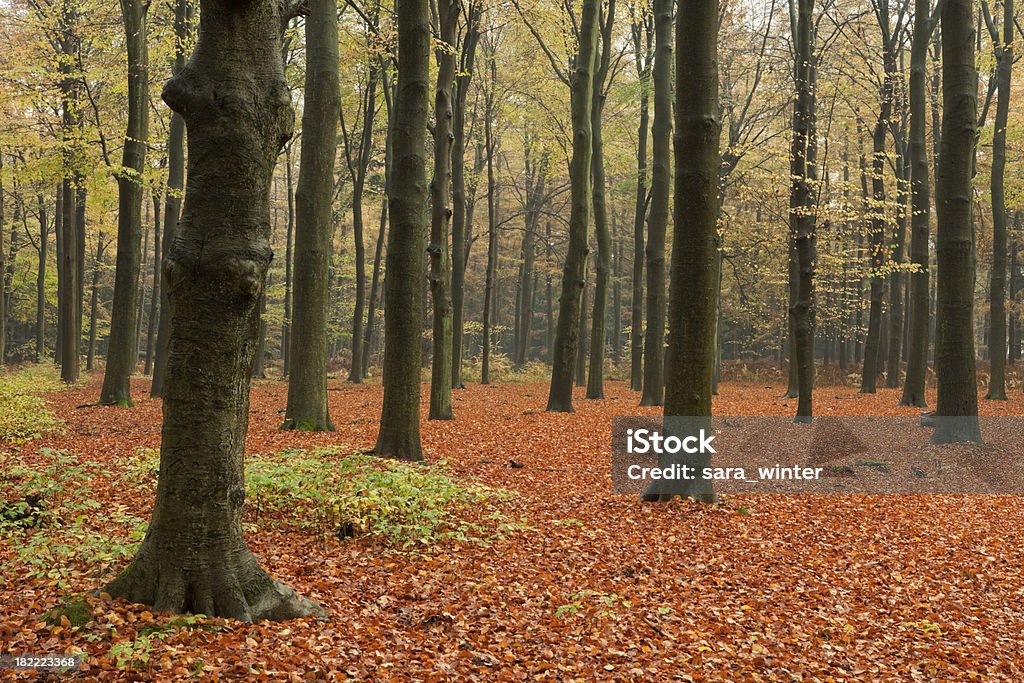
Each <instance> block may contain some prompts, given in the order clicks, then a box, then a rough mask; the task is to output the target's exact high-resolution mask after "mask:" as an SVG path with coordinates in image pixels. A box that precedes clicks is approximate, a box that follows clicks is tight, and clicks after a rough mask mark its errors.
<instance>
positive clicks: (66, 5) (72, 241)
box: [57, 0, 84, 384]
mask: <svg viewBox="0 0 1024 683" xmlns="http://www.w3.org/2000/svg"><path fill="white" fill-rule="evenodd" d="M77 22H78V12H77V9H76V7H75V3H74V2H73V1H72V0H63V1H62V3H61V5H60V19H59V26H58V39H57V40H58V43H59V46H60V49H61V52H62V55H61V59H60V73H61V82H60V93H61V135H62V138H63V140H64V142H65V145H64V148H63V149H64V157H63V166H64V168H63V180H62V182H61V195H62V196H61V211H62V215H61V220H60V225H61V236H60V241H59V249H58V251H59V256H58V264H59V265H60V277H61V294H62V295H63V296H62V297H61V298H60V301H59V302H58V306H59V309H60V316H59V322H58V325H59V327H60V331H61V337H60V344H59V347H60V378H61V380H63V381H64V382H67V383H69V384H71V383H74V382H77V381H78V375H79V368H80V363H81V358H80V357H79V344H80V343H81V339H82V315H81V308H82V297H81V283H82V269H81V268H80V267H79V266H80V265H81V261H80V260H79V258H78V251H79V247H82V248H84V244H80V241H81V240H80V230H79V223H80V219H81V218H82V213H83V212H80V211H78V204H79V202H78V201H77V200H79V199H80V198H81V192H80V191H77V190H78V188H77V187H76V186H77V185H78V184H79V183H80V182H81V180H82V175H81V171H80V169H79V168H78V166H80V164H81V158H80V157H81V144H80V140H79V139H78V138H79V135H78V132H79V131H78V128H79V125H80V115H81V112H80V110H81V107H82V102H81V100H82V94H81V87H80V84H79V81H78V79H77V78H76V77H75V74H74V72H73V70H72V65H73V64H74V60H75V58H76V56H77V54H78V50H79V45H80V39H79V37H78V34H77V30H76V29H77V26H76V25H77Z"/></svg>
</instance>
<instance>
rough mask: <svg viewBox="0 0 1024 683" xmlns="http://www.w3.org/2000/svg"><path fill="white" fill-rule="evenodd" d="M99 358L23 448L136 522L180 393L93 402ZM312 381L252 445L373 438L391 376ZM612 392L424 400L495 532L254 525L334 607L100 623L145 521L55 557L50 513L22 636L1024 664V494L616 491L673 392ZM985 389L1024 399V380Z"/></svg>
mask: <svg viewBox="0 0 1024 683" xmlns="http://www.w3.org/2000/svg"><path fill="white" fill-rule="evenodd" d="M98 382H99V378H98V377H93V378H91V379H90V380H89V381H88V382H86V383H84V384H83V385H82V386H81V387H79V388H76V389H72V390H67V391H63V392H59V393H55V394H50V395H48V397H47V400H48V402H49V404H50V406H51V408H52V410H53V411H54V412H55V413H56V415H57V416H58V417H60V418H62V419H63V420H65V421H66V425H65V430H64V432H63V433H61V434H56V435H51V436H47V437H43V438H41V439H37V440H35V441H31V442H28V443H26V444H23V445H22V446H21V447H20V449H18V450H16V451H15V450H13V449H11V448H8V449H7V450H8V451H10V452H11V453H12V454H13V456H12V457H15V458H19V459H20V461H21V462H23V463H25V464H27V465H28V466H32V467H46V466H47V463H48V462H49V463H50V466H53V465H54V461H53V458H54V457H55V456H54V455H53V454H52V453H51V452H49V451H47V450H45V449H47V448H49V449H64V450H66V451H68V453H70V454H73V455H74V456H75V460H74V461H68V462H70V464H67V463H66V462H64V461H58V462H56V466H58V467H71V468H74V467H85V468H86V470H88V467H90V466H93V465H94V466H95V467H96V469H94V470H88V471H90V472H92V474H90V475H89V479H88V481H86V482H85V483H84V484H83V488H84V487H87V488H88V492H89V493H88V495H89V496H90V497H91V499H92V500H94V501H95V502H96V503H98V507H96V512H95V513H94V514H93V516H94V517H95V518H96V519H100V518H109V519H110V520H112V521H110V522H105V523H106V524H108V525H109V527H108V532H109V534H111V535H116V534H118V533H120V534H122V535H123V534H124V533H125V531H124V526H125V524H127V522H126V520H129V521H130V519H134V518H142V519H148V517H149V513H150V510H151V505H152V500H153V495H152V487H151V486H150V487H146V486H136V485H134V484H131V483H125V482H126V480H125V479H123V472H124V471H126V470H131V471H136V472H137V471H138V466H137V463H138V458H139V453H140V450H139V449H140V447H146V448H153V449H155V448H158V447H159V439H160V403H159V401H154V400H150V399H149V398H148V383H147V382H145V381H142V380H138V381H136V382H135V383H134V385H133V390H134V395H135V396H136V397H137V405H136V407H135V408H134V409H132V410H124V409H117V408H94V407H92V408H84V407H80V406H82V405H83V404H87V403H90V402H93V401H95V398H96V396H97V392H98V389H99V385H98ZM286 391H287V387H286V384H285V383H283V382H278V381H261V382H258V383H257V384H256V385H255V386H254V389H253V393H252V405H251V422H250V428H249V436H248V442H247V452H248V453H250V454H261V453H262V454H267V453H276V452H279V451H284V450H287V449H295V448H308V449H312V448H318V447H327V446H339V447H340V449H341V451H342V452H354V451H355V450H356V449H369V448H372V446H373V444H374V439H375V437H376V432H377V419H378V415H379V412H380V404H381V397H382V390H381V388H380V386H377V385H365V386H352V385H347V384H344V383H342V382H340V381H332V382H331V383H330V392H329V396H330V409H331V415H332V417H333V419H334V423H335V425H336V426H337V431H336V432H334V433H331V434H306V433H296V432H281V431H279V430H278V427H279V423H280V422H281V415H280V411H281V409H282V408H283V407H284V405H285V398H286ZM426 391H427V387H426V386H424V399H426V397H427V394H426ZM780 393H781V390H780V387H778V386H775V387H768V386H765V385H763V384H760V385H754V384H731V383H730V384H725V385H723V386H722V388H721V395H720V396H719V397H718V398H717V399H716V402H715V412H716V414H723V415H730V414H732V415H755V414H763V415H788V414H792V409H793V408H794V407H795V406H794V402H792V401H786V400H784V399H781V398H778V396H779V394H780ZM606 396H607V397H606V399H604V400H602V401H587V400H584V399H583V395H582V393H580V394H578V395H577V400H576V411H577V412H576V413H575V414H569V415H567V414H548V413H545V412H544V405H545V401H546V397H547V387H546V386H545V385H540V384H517V383H506V384H495V385H491V386H479V385H473V386H470V387H469V388H468V389H466V390H464V391H457V392H456V393H455V395H454V407H455V412H456V416H457V418H458V419H456V420H455V421H452V422H424V424H423V442H424V446H425V449H426V451H427V459H428V461H429V462H431V463H436V462H437V461H440V460H444V461H447V465H445V466H444V467H445V469H446V471H448V472H450V473H452V475H453V476H454V477H455V478H457V479H459V480H467V481H473V482H479V483H481V484H484V485H486V486H487V487H493V488H494V489H499V490H502V491H507V492H512V493H511V494H507V495H506V494H502V495H495V496H493V497H491V498H488V499H487V501H486V504H481V505H479V506H475V507H471V508H469V509H466V510H463V511H462V512H460V514H462V515H464V516H467V517H466V519H468V520H470V521H472V522H473V523H474V524H476V526H474V527H473V528H474V529H476V530H477V531H479V530H480V529H483V530H484V532H483V537H480V535H479V534H478V535H477V538H476V540H475V541H474V540H472V539H471V540H469V541H461V542H460V541H457V540H453V539H451V538H447V537H446V539H445V540H442V541H439V542H438V543H436V544H421V545H420V546H418V548H419V549H418V550H416V551H415V552H411V551H409V550H406V549H403V548H401V547H400V546H396V545H394V544H387V543H384V542H383V541H382V540H380V539H379V538H377V537H376V536H374V535H365V536H357V537H356V538H354V539H347V540H338V539H337V538H335V537H334V536H333V535H329V534H328V535H325V534H324V533H323V529H322V528H321V527H322V525H319V524H314V525H310V526H305V527H304V526H301V525H298V524H293V523H289V522H294V521H295V520H287V519H283V520H280V521H281V522H282V523H280V524H263V523H259V524H258V525H255V527H254V528H253V530H251V531H250V532H249V533H248V540H249V544H250V546H251V548H252V549H253V551H254V552H255V553H256V555H257V556H258V557H259V558H260V559H261V561H262V562H263V564H264V566H265V567H266V568H267V569H268V570H269V571H271V572H272V573H273V574H274V575H275V576H277V577H279V578H280V579H282V580H283V581H284V582H286V583H287V584H289V585H291V586H292V587H294V588H295V589H296V590H297V591H298V592H299V593H301V594H303V595H305V596H308V597H310V598H312V599H314V600H316V601H317V602H319V603H320V604H321V605H322V606H323V607H324V608H325V609H326V610H327V612H328V615H329V616H328V618H327V619H326V620H323V621H320V620H316V619H312V618H311V619H305V620H297V621H293V622H286V623H259V624H254V625H249V624H242V623H238V622H228V621H224V620H217V619H200V620H194V619H193V620H187V619H186V620H183V619H181V618H178V619H176V620H175V619H172V618H171V617H170V616H168V615H153V614H151V613H150V612H149V611H147V610H146V609H145V608H143V607H140V606H133V605H127V604H125V603H123V602H113V601H110V600H107V599H105V598H106V596H96V597H91V596H90V597H87V598H86V602H87V605H88V607H87V609H88V610H89V611H91V617H92V619H91V621H89V623H88V624H85V625H83V626H80V627H76V624H75V623H72V619H69V618H68V616H63V617H59V616H58V618H56V619H50V620H49V621H50V623H47V621H46V620H44V619H43V615H44V614H45V613H46V612H47V610H49V609H51V608H53V607H54V606H55V605H58V604H59V603H61V602H62V600H66V598H64V597H63V596H64V595H65V594H76V593H81V592H83V591H87V590H89V589H93V588H97V587H99V586H101V585H102V584H103V582H104V581H106V580H109V579H110V578H112V576H113V575H114V574H115V573H116V571H117V570H118V569H119V568H120V567H123V565H124V563H125V561H126V559H125V558H126V557H130V554H131V546H130V544H128V545H127V546H126V547H127V550H125V548H117V549H115V551H114V552H112V553H108V554H107V555H96V556H94V557H92V558H91V559H90V560H88V561H87V562H86V561H83V560H81V559H80V558H79V556H78V555H75V552H76V550H75V548H70V549H67V548H63V549H62V548H60V547H59V546H57V545H56V543H57V542H56V541H51V544H52V545H53V546H54V547H42V548H37V550H38V553H37V554H38V556H39V557H40V558H42V559H41V560H37V561H33V560H32V554H31V552H29V553H26V552H25V548H26V547H28V546H29V545H31V543H32V542H33V541H32V539H33V538H34V536H32V535H28V536H24V537H22V540H20V541H19V542H18V543H7V542H4V543H0V565H2V566H3V572H2V578H0V605H3V607H2V608H0V652H3V653H39V654H41V653H48V654H62V653H70V652H83V653H86V654H87V657H88V658H87V664H86V667H87V671H86V672H85V673H83V674H80V675H81V676H83V677H85V678H90V679H92V678H96V679H101V680H114V679H118V680H186V679H189V678H193V679H196V680H198V679H203V680H218V679H219V680H293V681H300V680H325V679H326V680H334V679H344V678H346V677H351V678H355V679H362V680H375V681H387V680H398V681H405V680H416V681H432V680H437V681H444V680H552V681H570V680H595V679H599V680H683V681H890V680H891V681H931V680H935V681H939V680H941V681H971V680H978V681H1020V680H1024V650H1022V648H1021V645H1020V633H1021V631H1022V630H1024V542H1022V541H1024V498H1021V497H1014V496H978V497H969V498H968V497H964V496H909V495H904V496H770V495H761V496H755V495H747V496H739V495H736V496H727V497H725V499H724V501H723V502H722V503H720V504H716V505H710V506H702V505H698V504H696V503H688V502H681V501H676V502H672V503H668V504H644V503H641V502H639V501H638V500H637V499H636V498H635V497H632V496H616V495H613V494H612V493H611V484H610V474H609V471H610V464H609V460H610V433H611V420H612V418H613V417H614V416H619V415H638V414H649V415H657V414H658V412H659V410H658V409H656V408H637V403H638V399H639V395H638V394H637V393H635V392H632V391H630V390H629V389H628V386H627V385H626V384H623V383H618V382H610V383H608V386H607V390H606ZM898 398H899V394H898V393H897V392H896V391H895V390H884V389H883V390H880V391H879V392H878V393H877V394H876V395H873V396H865V395H859V394H857V393H856V390H855V389H848V388H822V389H820V390H818V391H817V392H816V399H817V401H816V411H817V413H818V414H819V415H826V414H835V415H917V414H918V412H919V411H918V410H916V409H908V408H897V407H896V404H897V401H898ZM1014 398H1018V397H1014ZM981 407H982V410H983V412H985V413H986V414H1001V415H1020V414H1021V409H1022V406H1021V403H1020V402H1019V398H1018V400H1014V401H1011V402H1008V403H992V402H982V406H981ZM3 450H5V447H4V445H3V444H2V443H0V452H2V451H3ZM510 461H515V462H516V463H517V464H520V465H522V467H512V466H510ZM76 463H77V464H76ZM0 484H2V482H0ZM73 494H74V492H72V491H67V492H65V495H68V496H71V495H73ZM250 502H252V501H251V499H250ZM476 508H479V509H476ZM114 512H116V513H118V514H120V515H121V516H120V517H118V516H117V515H116V514H113V513H114ZM474 515H477V516H476V517H474ZM104 516H106V517H104ZM496 519H500V520H504V523H503V524H502V525H501V527H500V529H499V527H498V526H497V525H496V523H495V522H494V520H496ZM119 524H120V525H121V526H118V525H119ZM487 529H490V530H491V532H493V533H491V532H488V531H486V530H487ZM66 543H69V544H71V545H74V543H75V541H74V540H73V539H71V540H67V541H66ZM126 543H127V542H126ZM82 545H87V543H86V542H85V541H83V542H82ZM62 553H63V554H62ZM47 554H49V555H47ZM47 557H49V558H50V559H46V558H47ZM75 558H79V559H75ZM76 561H78V562H84V563H83V564H81V565H75V564H74V563H75V562H76ZM61 562H64V563H65V565H67V566H65V567H63V568H58V569H56V570H53V567H54V566H55V565H57V564H60V563H61ZM69 567H70V568H69ZM97 567H98V568H99V569H97ZM71 616H72V617H73V615H71ZM76 623H77V622H76ZM3 675H4V672H0V677H2V676H3ZM8 675H10V672H8Z"/></svg>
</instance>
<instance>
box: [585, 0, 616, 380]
mask: <svg viewBox="0 0 1024 683" xmlns="http://www.w3.org/2000/svg"><path fill="white" fill-rule="evenodd" d="M599 14H600V15H603V16H601V17H600V18H599V20H598V21H599V24H600V29H601V53H600V56H599V57H598V59H597V63H596V68H595V69H594V91H593V93H592V96H593V99H594V101H593V105H592V106H591V110H590V119H591V133H592V142H593V145H594V154H593V157H592V158H591V174H592V176H593V183H594V187H593V197H594V234H595V236H596V237H597V259H596V260H595V261H596V266H597V268H596V270H597V273H596V278H595V281H594V309H593V313H592V314H591V316H590V359H589V360H590V372H589V373H588V374H587V394H586V396H587V398H591V399H598V398H604V352H605V335H606V333H607V328H608V281H609V279H610V278H611V270H612V235H611V230H610V229H609V227H608V206H607V202H606V200H605V175H604V126H603V124H602V120H601V119H602V116H603V114H604V102H605V96H604V86H605V81H606V80H608V70H609V67H610V65H611V54H612V29H613V28H614V25H615V0H607V5H606V6H605V7H604V8H603V9H601V10H600V11H599Z"/></svg>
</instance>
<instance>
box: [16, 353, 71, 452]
mask: <svg viewBox="0 0 1024 683" xmlns="http://www.w3.org/2000/svg"><path fill="white" fill-rule="evenodd" d="M62 388H65V385H64V384H63V383H61V381H60V371H59V370H58V369H57V368H56V367H55V366H54V365H52V364H49V363H39V364H37V365H27V366H25V367H24V368H22V369H20V370H16V371H14V372H9V373H0V442H7V443H9V444H12V445H15V446H20V445H21V444H23V443H25V442H26V441H30V440H32V439H38V438H39V437H40V436H43V435H44V434H50V433H53V432H55V431H58V430H59V429H60V428H61V427H62V425H63V424H64V423H63V421H61V420H59V419H58V418H57V417H56V416H55V415H54V414H53V413H52V412H51V411H50V409H49V408H47V406H46V401H44V400H43V398H42V396H43V394H45V393H47V392H52V391H59V390H60V389H62Z"/></svg>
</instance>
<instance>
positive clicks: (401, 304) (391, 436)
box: [374, 0, 431, 460]
mask: <svg viewBox="0 0 1024 683" xmlns="http://www.w3.org/2000/svg"><path fill="white" fill-rule="evenodd" d="M396 4H397V6H396V8H395V14H396V16H397V23H398V92H397V94H396V97H395V105H394V106H395V123H394V128H393V131H392V137H393V148H392V154H393V155H394V159H393V169H392V178H391V193H390V195H389V198H388V202H389V212H390V213H391V227H390V230H389V231H388V256H387V278H388V283H387V287H385V288H384V298H385V304H384V309H385V310H384V328H385V330H384V335H385V337H384V405H383V409H382V411H381V420H380V434H379V435H378V437H377V445H376V447H375V448H374V450H375V452H376V453H378V454H380V455H386V456H392V457H396V458H400V459H403V460H422V459H423V452H422V447H421V445H420V371H421V367H420V366H421V363H420V359H421V357H422V350H421V348H420V347H421V342H422V338H423V252H424V248H425V246H426V244H425V242H426V240H425V238H426V226H427V221H426V219H427V216H426V206H427V181H426V168H425V156H426V152H425V149H426V145H425V143H426V140H425V137H426V130H427V109H428V106H429V99H430V98H429V96H428V93H429V88H430V86H429V79H430V47H431V32H430V3H429V2H428V0H398V2H397V3H396Z"/></svg>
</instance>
